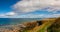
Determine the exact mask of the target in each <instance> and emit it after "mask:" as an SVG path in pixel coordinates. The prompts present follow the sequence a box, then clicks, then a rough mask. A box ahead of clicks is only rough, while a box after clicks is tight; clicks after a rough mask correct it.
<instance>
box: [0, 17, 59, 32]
mask: <svg viewBox="0 0 60 32" xmlns="http://www.w3.org/2000/svg"><path fill="white" fill-rule="evenodd" d="M0 32H60V18H46V19H43V20H40V21H32V22H26V23H22V24H17V25H9V26H4V28H0Z"/></svg>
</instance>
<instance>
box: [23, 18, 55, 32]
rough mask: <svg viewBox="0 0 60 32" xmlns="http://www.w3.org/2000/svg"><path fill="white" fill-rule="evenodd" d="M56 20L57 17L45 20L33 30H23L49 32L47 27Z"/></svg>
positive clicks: (27, 31)
mask: <svg viewBox="0 0 60 32" xmlns="http://www.w3.org/2000/svg"><path fill="white" fill-rule="evenodd" d="M54 22H55V19H49V20H48V21H47V22H45V23H44V24H42V25H41V26H36V27H35V28H33V29H31V30H24V31H23V32H47V28H49V27H50V26H51V25H52V24H53V23H54Z"/></svg>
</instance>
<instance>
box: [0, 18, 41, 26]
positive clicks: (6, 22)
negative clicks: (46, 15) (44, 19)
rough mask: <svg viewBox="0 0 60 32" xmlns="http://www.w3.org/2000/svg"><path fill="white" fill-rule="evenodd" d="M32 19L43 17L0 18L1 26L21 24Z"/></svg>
mask: <svg viewBox="0 0 60 32" xmlns="http://www.w3.org/2000/svg"><path fill="white" fill-rule="evenodd" d="M32 20H41V18H0V26H4V25H12V24H13V25H14V24H20V23H23V22H29V21H32Z"/></svg>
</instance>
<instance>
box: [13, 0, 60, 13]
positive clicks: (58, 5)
mask: <svg viewBox="0 0 60 32" xmlns="http://www.w3.org/2000/svg"><path fill="white" fill-rule="evenodd" d="M48 6H50V8H49V9H48V10H47V11H48V12H56V11H58V10H60V0H22V1H19V2H17V3H16V4H14V5H13V9H14V10H15V12H19V13H28V12H34V11H37V10H38V9H39V10H40V11H41V9H44V8H46V7H48ZM51 8H52V9H51Z"/></svg>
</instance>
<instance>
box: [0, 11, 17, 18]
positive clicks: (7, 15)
mask: <svg viewBox="0 0 60 32" xmlns="http://www.w3.org/2000/svg"><path fill="white" fill-rule="evenodd" d="M15 15H16V13H15V12H7V13H4V14H0V18H1V17H2V18H5V17H11V16H15Z"/></svg>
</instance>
